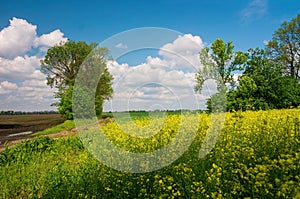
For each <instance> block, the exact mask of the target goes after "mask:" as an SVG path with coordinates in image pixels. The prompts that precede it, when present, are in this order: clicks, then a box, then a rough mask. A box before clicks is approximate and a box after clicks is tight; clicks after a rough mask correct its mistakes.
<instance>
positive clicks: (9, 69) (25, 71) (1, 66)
mask: <svg viewBox="0 0 300 199" xmlns="http://www.w3.org/2000/svg"><path fill="white" fill-rule="evenodd" d="M39 66H40V58H38V57H37V56H28V55H25V56H17V57H15V58H13V59H5V58H2V57H0V80H5V79H20V78H21V79H27V78H30V77H31V76H32V74H33V73H34V72H35V70H36V68H37V67H39Z"/></svg>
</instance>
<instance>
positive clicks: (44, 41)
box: [34, 30, 67, 47]
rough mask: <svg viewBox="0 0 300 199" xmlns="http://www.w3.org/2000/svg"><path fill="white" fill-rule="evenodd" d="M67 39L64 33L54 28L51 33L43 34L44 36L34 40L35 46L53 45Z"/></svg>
mask: <svg viewBox="0 0 300 199" xmlns="http://www.w3.org/2000/svg"><path fill="white" fill-rule="evenodd" d="M66 41H67V38H64V33H62V32H61V31H60V30H54V31H53V32H51V33H49V34H43V35H42V36H40V37H38V38H36V40H35V41H34V45H35V46H43V47H45V46H46V47H51V46H55V45H57V44H60V43H61V42H62V43H64V42H66Z"/></svg>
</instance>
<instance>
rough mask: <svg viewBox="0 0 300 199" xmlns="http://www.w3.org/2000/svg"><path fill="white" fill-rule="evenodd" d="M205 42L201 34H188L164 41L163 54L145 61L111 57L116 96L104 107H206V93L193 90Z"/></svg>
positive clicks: (207, 87)
mask: <svg viewBox="0 0 300 199" xmlns="http://www.w3.org/2000/svg"><path fill="white" fill-rule="evenodd" d="M204 46H205V44H204V43H203V41H202V39H201V38H200V37H199V36H193V35H191V34H186V35H183V36H179V37H178V38H177V39H176V40H174V41H173V42H171V43H167V44H165V45H163V46H162V47H161V48H160V49H159V52H158V53H159V55H160V56H161V57H152V56H148V57H147V58H146V60H145V62H144V63H142V64H139V65H135V66H129V65H128V64H119V63H118V62H116V61H108V68H109V71H110V73H111V74H112V75H113V76H114V84H113V87H114V97H113V99H112V100H111V101H109V102H106V103H105V105H104V110H106V111H107V110H112V111H115V110H132V109H135V110H138V109H146V110H153V109H156V108H157V107H160V108H161V109H169V110H170V109H199V108H205V100H206V99H207V96H204V95H199V94H196V93H195V92H194V90H193V88H194V85H195V84H196V82H195V73H196V72H197V70H198V68H200V67H201V66H200V61H199V51H200V50H201V48H203V47H204ZM211 85H212V84H211V83H209V84H206V90H208V91H209V90H210V91H212V90H213V89H210V86H211ZM206 93H208V94H213V93H214V91H212V92H210V93H209V92H206Z"/></svg>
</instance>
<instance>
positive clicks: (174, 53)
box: [159, 34, 205, 70]
mask: <svg viewBox="0 0 300 199" xmlns="http://www.w3.org/2000/svg"><path fill="white" fill-rule="evenodd" d="M204 46H205V43H204V42H203V41H202V39H201V38H200V37H199V36H193V35H191V34H185V35H183V36H179V37H178V38H177V39H176V40H175V41H174V42H172V43H168V44H166V45H164V46H163V47H162V48H161V49H160V50H159V55H161V56H163V58H164V60H166V61H168V62H170V65H172V66H173V67H177V68H190V69H192V70H197V69H199V68H200V61H199V51H200V50H201V49H202V48H203V47H204Z"/></svg>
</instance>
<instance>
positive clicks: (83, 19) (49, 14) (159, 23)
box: [0, 0, 300, 110]
mask: <svg viewBox="0 0 300 199" xmlns="http://www.w3.org/2000/svg"><path fill="white" fill-rule="evenodd" d="M298 13H300V2H299V1H295V0H272V1H271V0H242V1H240V0H228V1H222V0H198V1H196V0H185V1H183V0H182V1H179V0H173V1H167V0H161V1H143V0H140V1H138V0H131V1H116V0H112V1H80V2H79V1H78V2H77V1H56V0H52V1H49V0H47V1H44V0H40V1H32V0H27V1H16V2H13V3H12V2H11V1H2V2H1V7H0V41H2V42H3V41H4V40H1V31H2V33H3V32H4V31H3V30H4V29H6V28H8V27H10V26H12V24H11V22H10V20H12V19H13V18H14V17H15V18H16V19H22V20H24V21H25V22H27V23H28V24H31V25H33V26H36V28H35V29H34V28H32V26H31V28H32V29H31V31H33V32H32V34H33V36H32V37H35V38H34V39H32V42H33V43H32V44H31V47H30V45H29V44H28V45H29V49H28V48H25V47H24V50H23V51H21V50H20V47H18V46H15V48H14V46H9V45H13V44H14V42H12V43H10V44H5V45H3V46H4V47H3V46H2V48H1V45H2V44H1V43H0V100H1V101H2V103H1V104H0V110H3V109H4V110H7V109H10V110H11V109H15V110H35V109H38V110H51V109H53V107H50V104H51V103H52V102H53V101H54V100H53V98H51V95H50V94H52V93H51V92H53V90H49V89H48V90H46V88H45V90H44V94H43V92H42V88H43V85H42V84H43V82H42V80H43V79H42V78H43V77H42V76H41V74H38V72H37V70H38V61H39V60H38V59H42V58H43V55H44V53H45V50H46V49H47V48H49V47H51V46H52V45H54V44H55V42H58V40H65V39H66V38H68V39H71V40H75V41H86V42H88V43H90V42H99V43H101V42H103V41H104V40H107V39H108V38H110V37H112V36H114V35H115V34H118V33H121V32H123V31H126V30H130V29H134V28H142V27H161V28H167V29H171V30H175V31H178V32H181V33H182V36H183V37H184V38H192V40H194V39H195V40H194V41H196V42H198V41H199V39H198V37H199V38H200V39H201V42H200V43H198V44H199V45H200V46H201V45H202V44H203V45H209V44H210V43H211V42H212V41H214V40H215V39H216V38H222V39H223V40H225V41H228V40H232V41H233V44H234V45H235V47H236V48H235V49H236V50H242V51H246V50H247V49H249V48H255V47H263V46H264V41H268V40H270V39H271V38H272V34H273V33H274V31H275V30H276V29H277V28H279V27H280V24H281V23H282V22H283V21H284V20H290V19H291V18H292V17H295V16H296V15H297V14H298ZM24 21H23V22H24ZM15 22H16V23H15V24H21V23H23V22H21V21H17V20H16V21H15ZM25 22H24V23H25ZM28 24H26V26H23V27H29V28H30V25H28ZM25 29H26V28H25ZM18 30H20V29H18ZM24 32H28V31H26V30H24ZM24 32H22V34H25V33H24ZM34 32H35V33H34ZM20 34H21V33H20ZM26 34H27V33H26ZM34 34H36V36H34ZM3 35H4V33H3ZM7 35H11V36H7ZM43 35H44V37H42V36H43ZM184 35H186V36H184ZM189 35H191V36H189ZM183 37H182V39H181V42H184V39H183ZM14 38H15V37H14V36H13V35H12V34H6V36H5V37H3V36H2V39H5V41H8V40H9V41H10V40H13V39H14ZM170 38H171V37H170ZM55 39H56V40H55ZM54 40H55V41H54ZM175 40H176V37H174V38H173V37H172V38H171V39H170V40H166V41H165V43H166V44H167V43H172V42H173V44H174V42H175ZM179 40H180V39H179ZM122 44H123V46H122ZM28 45H27V47H28ZM127 45H128V44H127V43H126V41H124V42H121V43H119V47H120V49H122V48H126V47H127ZM174 46H176V45H175V44H174ZM174 46H173V47H174ZM179 46H180V45H179ZM17 47H18V48H17ZM173 47H171V49H174V48H173ZM12 50H15V51H14V52H16V53H14V52H11V51H12ZM19 51H20V52H19ZM156 55H157V56H158V57H157V58H159V59H160V61H166V60H167V61H169V62H168V63H170V60H169V58H170V56H167V55H165V54H163V53H158V51H157V52H156V53H153V52H150V51H149V52H147V51H144V52H140V53H137V54H135V55H134V56H132V55H130V54H128V56H127V59H124V58H120V59H119V60H116V61H118V63H114V64H112V65H114V67H116V68H117V69H116V68H112V67H113V66H111V70H112V71H114V72H112V73H113V74H114V75H116V76H118V75H120V73H121V72H120V71H124V70H125V69H126V67H127V69H128V67H129V68H130V67H131V68H134V67H135V68H136V69H139V68H141V66H140V67H139V64H141V63H146V64H149V63H153V61H154V60H155V58H156V57H155V56H156ZM17 56H18V59H16V57H17ZM148 56H151V58H149V59H148V60H145V59H146V58H147V57H148ZM1 57H2V59H1ZM135 58H136V59H137V60H138V61H136V60H135ZM143 60H144V61H143ZM22 61H24V64H23V65H26V66H27V65H30V64H31V66H32V67H33V66H34V68H35V69H36V70H33V69H32V71H30V72H28V74H27V76H26V75H24V77H22V74H23V73H24V74H25V73H26V71H23V73H20V74H18V76H17V77H16V75H13V74H10V73H9V72H8V70H6V71H5V72H3V71H4V69H5V67H8V66H10V68H11V66H15V68H16V70H17V67H22ZM16 63H17V64H16ZM160 63H161V62H160ZM164 63H165V62H164ZM122 64H123V66H121V65H122ZM126 64H127V66H126ZM1 67H2V70H1ZM122 67H123V68H122ZM28 68H29V66H28ZM173 69H174V68H173ZM20 70H25V69H24V68H21V69H20ZM117 70H118V71H117ZM174 70H176V71H177V72H178V68H176V69H174ZM1 71H2V73H1ZM137 71H138V70H137ZM167 71H170V70H167ZM181 71H184V75H185V76H184V78H188V77H192V74H190V73H188V74H187V73H186V72H185V71H186V70H184V69H181ZM11 72H14V71H13V70H11ZM29 73H30V74H29ZM180 74H181V73H180ZM166 75H168V74H167V73H166ZM25 76H26V77H25ZM30 78H32V79H30ZM128 78H129V77H128ZM129 79H130V78H129ZM157 81H158V80H157ZM3 82H5V83H3ZM190 82H192V80H191V81H190ZM160 83H161V82H160ZM34 84H40V87H39V89H41V90H38V92H37V93H39V96H35V95H34V94H33V93H35V92H31V91H34V89H35V87H34ZM1 85H2V87H1ZM30 86H31V87H30ZM1 89H2V91H1ZM5 89H11V90H10V91H8V90H5ZM30 89H31V90H30ZM122 89H124V88H122ZM132 89H133V88H132ZM133 90H135V91H136V88H135V89H133ZM25 91H27V93H26V92H25ZM29 91H30V92H29ZM147 92H148V93H149V90H148V91H147ZM29 93H31V95H30V94H29ZM41 93H42V94H43V95H42V94H41ZM46 93H50V94H46ZM135 93H136V92H135ZM141 93H143V91H142V90H141ZM145 93H146V91H145ZM37 95H38V94H37ZM148 99H150V98H148ZM22 100H23V101H22ZM24 100H25V101H26V100H28V104H26V106H25V105H24ZM29 101H31V102H30V103H29ZM3 102H4V103H3ZM153 104H157V103H156V102H155V103H153ZM107 107H109V106H107ZM137 108H145V104H144V105H143V103H142V104H140V105H139V107H137ZM146 108H147V107H146ZM187 108H193V107H188V106H187Z"/></svg>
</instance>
